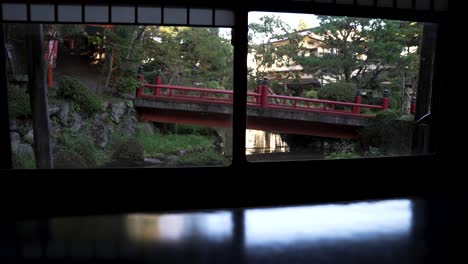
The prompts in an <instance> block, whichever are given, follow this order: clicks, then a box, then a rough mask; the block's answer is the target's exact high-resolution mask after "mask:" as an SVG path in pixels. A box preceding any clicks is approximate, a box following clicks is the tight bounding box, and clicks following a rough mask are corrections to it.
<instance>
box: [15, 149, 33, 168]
mask: <svg viewBox="0 0 468 264" xmlns="http://www.w3.org/2000/svg"><path fill="white" fill-rule="evenodd" d="M11 154H12V161H13V168H15V169H35V168H36V160H35V159H34V155H31V154H29V153H27V152H12V153H11Z"/></svg>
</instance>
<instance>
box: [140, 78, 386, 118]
mask: <svg viewBox="0 0 468 264" xmlns="http://www.w3.org/2000/svg"><path fill="white" fill-rule="evenodd" d="M139 79H140V81H141V85H140V87H139V88H138V90H137V94H136V97H139V98H147V99H166V100H175V101H184V102H194V103H198V102H202V103H217V104H227V105H230V104H232V103H233V91H232V90H218V89H212V88H198V87H186V86H178V85H167V84H161V78H160V77H159V76H158V77H156V79H155V84H145V83H144V79H143V76H142V75H140V76H139ZM148 90H149V92H147V91H148ZM247 104H248V106H250V107H260V108H270V109H294V110H299V111H310V112H327V113H337V114H345V115H354V116H363V117H371V115H364V114H361V109H362V108H368V109H380V110H385V109H387V108H388V91H386V92H385V93H384V97H383V98H382V105H369V104H362V103H361V94H360V93H358V94H357V95H356V99H355V102H353V103H351V102H340V101H331V100H323V99H314V98H304V97H295V96H284V95H274V94H270V93H269V86H268V83H267V82H264V83H261V84H260V83H259V84H258V86H257V90H256V91H255V92H248V93H247Z"/></svg>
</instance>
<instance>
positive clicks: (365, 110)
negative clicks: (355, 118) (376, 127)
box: [361, 107, 375, 115]
mask: <svg viewBox="0 0 468 264" xmlns="http://www.w3.org/2000/svg"><path fill="white" fill-rule="evenodd" d="M361 114H363V115H375V112H374V110H372V109H370V108H362V107H361Z"/></svg>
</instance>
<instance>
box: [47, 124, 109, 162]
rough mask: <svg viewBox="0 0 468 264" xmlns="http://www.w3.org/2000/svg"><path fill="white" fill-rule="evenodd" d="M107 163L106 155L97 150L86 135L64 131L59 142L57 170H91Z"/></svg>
mask: <svg viewBox="0 0 468 264" xmlns="http://www.w3.org/2000/svg"><path fill="white" fill-rule="evenodd" d="M106 161H107V158H106V155H105V153H103V151H102V150H99V149H98V148H96V146H95V144H94V141H93V139H92V138H91V137H90V136H89V135H87V134H86V133H77V132H72V131H64V132H63V133H62V134H61V136H60V137H59V138H58V141H57V153H56V155H55V160H54V166H55V167H56V168H91V167H98V166H100V165H102V164H103V163H104V162H106Z"/></svg>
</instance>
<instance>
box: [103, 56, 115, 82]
mask: <svg viewBox="0 0 468 264" xmlns="http://www.w3.org/2000/svg"><path fill="white" fill-rule="evenodd" d="M113 67H114V50H112V52H111V53H110V55H109V71H108V72H107V77H106V83H105V84H104V91H107V86H108V85H109V82H110V79H111V76H112V72H113V71H114V69H113Z"/></svg>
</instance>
